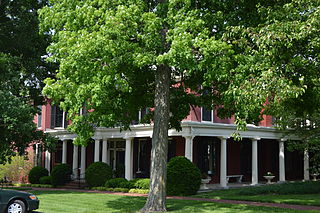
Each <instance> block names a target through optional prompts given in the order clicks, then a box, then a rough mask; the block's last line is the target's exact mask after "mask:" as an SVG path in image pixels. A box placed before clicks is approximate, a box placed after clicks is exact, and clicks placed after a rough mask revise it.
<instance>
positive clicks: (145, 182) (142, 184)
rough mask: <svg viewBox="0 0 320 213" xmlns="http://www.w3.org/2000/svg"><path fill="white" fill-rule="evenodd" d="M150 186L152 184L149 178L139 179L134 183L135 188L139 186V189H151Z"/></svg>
mask: <svg viewBox="0 0 320 213" xmlns="http://www.w3.org/2000/svg"><path fill="white" fill-rule="evenodd" d="M149 186H150V179H149V178H143V179H138V180H137V181H136V182H135V183H134V188H137V189H149Z"/></svg>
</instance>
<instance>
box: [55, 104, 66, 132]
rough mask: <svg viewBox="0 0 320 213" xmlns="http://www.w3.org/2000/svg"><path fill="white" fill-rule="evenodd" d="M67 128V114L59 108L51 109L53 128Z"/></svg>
mask: <svg viewBox="0 0 320 213" xmlns="http://www.w3.org/2000/svg"><path fill="white" fill-rule="evenodd" d="M65 127H67V122H66V113H65V112H63V111H62V110H61V109H60V108H59V107H58V106H52V107H51V128H52V129H53V128H65Z"/></svg>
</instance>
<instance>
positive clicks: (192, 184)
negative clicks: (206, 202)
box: [167, 156, 201, 195]
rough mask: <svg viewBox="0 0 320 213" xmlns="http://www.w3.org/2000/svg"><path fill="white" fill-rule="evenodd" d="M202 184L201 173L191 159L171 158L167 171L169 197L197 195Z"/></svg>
mask: <svg viewBox="0 0 320 213" xmlns="http://www.w3.org/2000/svg"><path fill="white" fill-rule="evenodd" d="M200 184H201V172H200V170H199V168H198V167H197V166H196V165H194V164H193V163H192V162H191V161H190V160H189V159H187V158H186V157H183V156H177V157H174V158H171V160H170V161H169V163H168V170H167V194H168V195H193V194H196V193H197V191H198V190H199V188H200Z"/></svg>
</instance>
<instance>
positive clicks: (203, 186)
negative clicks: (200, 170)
mask: <svg viewBox="0 0 320 213" xmlns="http://www.w3.org/2000/svg"><path fill="white" fill-rule="evenodd" d="M210 181H211V178H206V179H201V185H200V189H209V187H208V185H207V184H208V183H209V182H210Z"/></svg>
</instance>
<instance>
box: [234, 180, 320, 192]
mask: <svg viewBox="0 0 320 213" xmlns="http://www.w3.org/2000/svg"><path fill="white" fill-rule="evenodd" d="M318 193H320V182H319V181H307V182H295V183H282V184H272V185H267V186H257V187H248V188H245V189H241V190H240V191H239V192H238V194H239V195H262V194H277V195H287V194H318Z"/></svg>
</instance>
